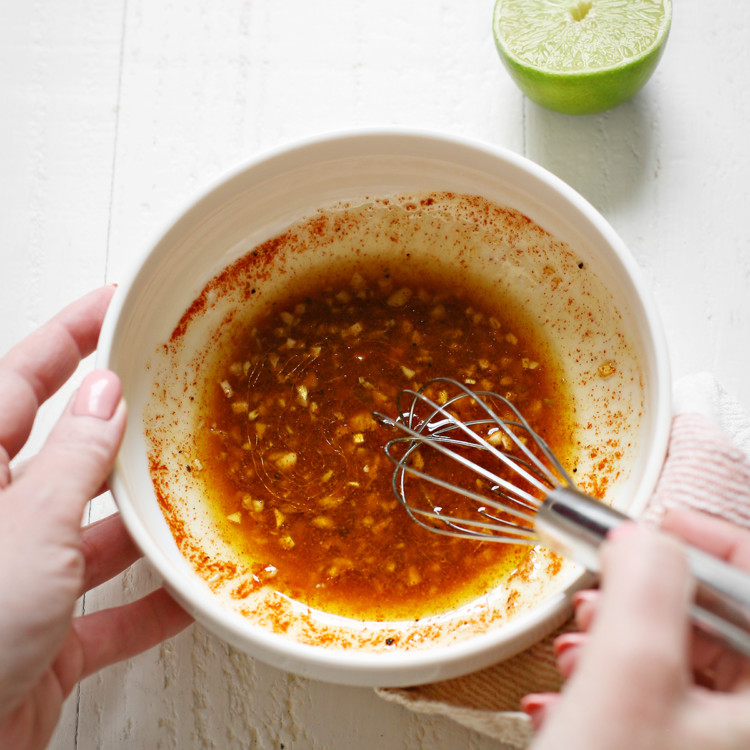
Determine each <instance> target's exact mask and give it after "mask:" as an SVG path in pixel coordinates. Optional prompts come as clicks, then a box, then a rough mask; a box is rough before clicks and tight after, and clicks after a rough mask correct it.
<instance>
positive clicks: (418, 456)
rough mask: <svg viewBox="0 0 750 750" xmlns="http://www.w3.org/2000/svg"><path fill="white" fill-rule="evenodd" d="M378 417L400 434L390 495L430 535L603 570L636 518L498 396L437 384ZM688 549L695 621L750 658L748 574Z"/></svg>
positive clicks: (389, 448)
mask: <svg viewBox="0 0 750 750" xmlns="http://www.w3.org/2000/svg"><path fill="white" fill-rule="evenodd" d="M375 416H376V418H377V419H378V420H379V421H380V422H381V423H382V424H384V425H386V426H388V427H392V428H397V429H398V430H400V431H401V433H403V434H402V435H400V436H399V437H397V438H395V439H393V440H391V441H390V442H389V443H388V444H387V445H386V446H385V451H386V454H387V455H388V457H389V458H390V460H391V461H392V462H393V463H394V464H395V466H396V470H395V472H394V475H393V491H394V493H395V495H396V497H397V498H398V500H399V501H400V502H401V504H402V505H403V506H404V508H405V509H406V511H407V512H408V513H409V515H410V516H411V517H412V518H413V519H414V520H415V521H416V522H417V523H419V524H420V525H421V526H423V527H425V528H427V529H429V530H430V531H433V532H435V533H439V534H448V535H451V536H459V537H463V538H468V539H475V540H478V541H493V542H500V543H512V544H537V543H541V544H543V545H544V546H547V547H549V548H550V549H552V550H554V551H555V552H558V553H559V554H561V555H564V556H567V557H570V558H571V559H573V560H574V561H576V562H578V563H580V564H581V565H583V566H585V567H586V568H587V569H588V570H591V571H593V572H597V571H598V569H599V562H598V547H599V545H600V544H601V543H602V542H603V541H604V539H605V538H606V536H607V534H608V533H609V532H610V531H611V530H612V529H614V528H616V527H617V526H619V525H620V524H621V523H623V522H624V521H627V520H630V519H629V518H628V517H627V516H625V515H623V514H622V513H619V512H618V511H615V510H613V509H612V508H609V507H608V506H606V505H604V504H603V503H601V502H599V501H597V500H595V499H594V498H592V497H590V496H589V495H586V494H585V493H583V492H581V491H580V490H578V489H576V487H575V485H574V483H573V481H572V479H571V478H570V476H569V475H568V473H567V472H566V471H565V469H564V467H563V466H562V464H561V462H560V461H559V460H558V459H557V458H556V457H555V455H554V453H553V452H552V450H551V449H550V447H549V446H548V445H547V443H546V442H545V441H544V440H543V439H542V438H541V437H540V436H539V435H538V434H537V433H536V432H535V431H534V430H533V429H532V428H531V426H530V425H529V423H528V422H527V421H526V419H525V418H524V417H523V416H522V415H521V413H520V412H519V411H518V409H517V408H516V407H515V406H514V405H513V404H512V403H511V402H509V401H508V400H507V399H506V398H504V397H503V396H500V395H499V394H497V393H492V392H489V391H472V390H470V389H469V388H468V387H466V386H465V385H463V384H461V383H459V382H457V381H455V380H451V379H449V378H436V379H434V380H431V381H429V382H428V383H426V384H425V385H424V386H423V387H422V388H420V389H419V390H418V391H413V390H404V391H402V392H401V394H400V396H399V400H398V417H396V418H395V419H394V418H391V417H388V416H385V415H383V414H376V415H375ZM427 451H430V452H431V453H430V455H425V454H426V452H427ZM432 452H434V453H432ZM414 479H417V480H419V481H417V482H414V481H412V480H414ZM685 551H686V556H687V558H688V563H689V565H690V569H691V571H692V573H693V576H694V577H695V579H696V584H697V585H696V595H695V603H694V605H693V607H692V610H691V616H692V619H693V622H694V623H695V624H696V625H697V626H698V627H700V628H701V629H703V630H704V631H706V632H708V633H710V634H712V635H714V636H715V637H717V638H720V639H721V640H723V641H724V642H725V643H726V644H727V645H729V646H730V647H732V648H734V649H735V650H736V651H738V652H740V653H742V654H744V655H745V656H750V576H748V575H747V574H745V573H743V572H741V571H739V570H737V569H736V568H733V567H732V566H730V565H728V564H726V563H724V562H723V561H721V560H718V559H716V558H714V557H712V556H710V555H708V554H706V553H704V552H702V551H700V550H697V549H694V548H692V547H686V548H685Z"/></svg>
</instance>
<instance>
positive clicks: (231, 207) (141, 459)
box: [108, 138, 664, 684]
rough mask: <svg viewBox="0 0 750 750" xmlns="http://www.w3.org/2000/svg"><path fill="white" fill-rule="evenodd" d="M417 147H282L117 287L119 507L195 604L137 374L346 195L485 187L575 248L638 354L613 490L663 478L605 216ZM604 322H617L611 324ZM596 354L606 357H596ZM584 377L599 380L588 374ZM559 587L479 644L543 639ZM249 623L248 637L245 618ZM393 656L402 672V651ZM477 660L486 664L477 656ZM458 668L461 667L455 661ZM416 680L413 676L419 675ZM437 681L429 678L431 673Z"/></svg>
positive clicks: (534, 184)
mask: <svg viewBox="0 0 750 750" xmlns="http://www.w3.org/2000/svg"><path fill="white" fill-rule="evenodd" d="M416 145H417V146H418V148H415V141H414V140H413V139H409V138H406V139H403V140H402V141H399V140H398V139H394V138H389V139H377V138H374V139H370V141H369V142H366V139H354V140H353V141H349V142H345V143H344V144H343V145H342V143H341V142H339V143H335V142H330V143H326V142H323V143H319V144H313V145H310V146H307V147H303V148H301V149H297V150H296V151H294V152H287V153H281V154H279V155H278V156H276V157H273V158H271V159H269V160H266V161H264V162H261V163H260V164H258V165H255V166H254V167H252V168H251V169H248V170H246V171H241V172H239V173H237V174H236V175H235V176H234V177H232V178H231V179H229V180H228V181H226V182H225V183H224V184H222V185H220V186H218V187H217V188H216V189H214V190H213V191H212V192H211V193H209V194H208V195H207V196H206V197H205V198H204V199H203V200H202V201H200V202H199V203H198V204H196V205H195V206H194V207H193V208H192V209H191V210H190V211H188V213H187V214H186V215H185V216H184V217H183V218H182V219H181V220H180V221H178V222H177V223H176V224H175V225H174V226H173V227H172V229H171V230H170V231H169V232H167V233H166V234H165V236H164V237H163V238H162V239H161V241H160V242H159V243H158V244H157V246H156V248H155V249H154V251H153V252H152V253H151V254H150V256H149V257H148V259H147V260H146V262H145V263H144V265H143V266H142V268H141V271H140V272H139V274H138V275H137V276H136V278H135V279H134V281H133V283H132V284H130V285H128V286H127V287H126V288H123V290H122V292H123V294H124V295H125V296H124V298H122V297H121V303H120V304H121V314H120V317H119V320H118V323H117V326H116V330H115V331H114V336H113V339H112V343H111V352H112V355H111V360H110V362H109V363H108V365H109V366H111V367H113V368H114V369H116V370H117V371H118V372H119V373H120V374H121V376H122V378H123V383H124V388H125V396H126V398H127V400H128V403H129V405H130V411H129V414H130V416H129V420H130V424H129V426H128V431H127V435H126V439H125V443H124V444H123V449H122V451H121V454H120V457H119V460H118V467H117V470H116V471H117V476H118V480H119V481H120V487H121V491H122V492H123V493H125V494H126V495H127V503H124V505H129V506H130V507H128V508H127V509H125V510H124V516H125V518H126V522H127V523H128V524H129V527H130V529H131V532H133V530H134V528H135V527H137V534H136V536H137V538H138V537H139V536H140V540H139V542H140V543H141V544H142V546H145V547H148V548H149V549H150V552H151V555H150V556H151V557H152V558H155V559H156V560H157V567H158V563H160V564H161V566H162V567H161V568H160V572H162V574H163V575H165V577H166V578H167V580H168V581H170V582H171V583H172V586H173V588H174V589H176V590H177V591H178V594H181V597H180V598H181V599H182V600H183V603H185V602H186V601H187V602H188V604H190V603H191V602H192V603H193V604H194V605H195V606H197V605H196V601H197V600H195V599H194V598H193V593H194V592H193V591H192V590H191V589H193V588H194V582H193V581H192V579H191V576H192V571H190V570H189V569H188V566H187V565H186V564H185V562H184V560H183V559H182V556H181V555H180V553H179V551H178V550H177V547H176V545H175V544H174V541H173V539H172V536H171V533H170V531H169V529H168V528H167V526H166V523H165V522H164V519H163V517H162V515H161V511H160V509H159V506H158V504H157V502H155V498H154V492H153V487H152V484H151V478H150V475H149V470H148V463H147V459H146V446H145V443H144V439H143V432H142V423H141V414H142V413H143V410H144V408H145V406H146V404H147V401H148V399H149V397H150V383H149V382H148V378H145V379H144V378H143V377H142V374H143V371H144V369H145V368H147V367H149V366H151V365H152V362H151V360H152V356H153V354H154V352H156V351H157V350H158V349H159V347H160V346H161V345H163V344H164V343H165V342H166V341H168V340H169V338H170V336H171V333H172V331H173V329H174V327H175V325H176V323H177V321H178V320H179V319H180V317H181V316H182V314H183V312H184V311H185V310H186V309H187V307H188V306H189V305H190V304H191V303H192V301H193V300H194V299H195V298H196V297H197V295H198V294H199V293H200V291H201V290H202V289H203V287H204V286H205V284H206V282H207V281H208V280H209V279H210V278H212V277H213V276H214V275H215V274H216V273H218V272H220V271H221V270H222V269H223V268H224V267H226V265H228V264H229V263H230V262H231V261H233V260H234V259H236V258H237V257H239V256H241V255H242V254H244V253H245V252H247V251H248V250H250V249H252V248H253V247H254V246H256V245H257V244H259V243H260V242H262V241H264V240H266V239H268V238H270V237H273V236H275V235H276V234H278V233H279V232H280V231H282V230H283V229H285V228H286V227H287V226H289V225H290V224H291V223H293V222H294V221H296V220H299V219H300V218H303V217H305V216H309V215H311V214H312V213H314V212H315V211H316V210H317V209H319V208H321V207H324V206H326V205H329V204H332V203H336V202H338V201H342V200H348V201H359V200H364V199H366V198H368V197H379V196H383V195H388V194H392V193H404V192H409V191H417V192H434V191H445V190H448V191H454V192H459V193H469V194H481V195H483V196H484V197H486V198H487V199H489V200H492V201H494V202H495V203H498V204H500V205H507V206H510V207H512V208H515V209H517V210H519V211H521V212H522V213H524V214H526V215H527V216H529V217H530V218H532V219H533V220H534V221H535V222H537V223H538V224H539V225H540V226H542V227H543V228H544V229H546V230H548V231H549V232H551V233H552V234H554V235H555V236H556V237H558V238H560V239H561V240H564V241H566V242H568V243H569V244H570V245H571V246H572V247H573V248H575V251H576V254H577V255H579V256H580V259H581V260H580V262H581V263H583V264H584V265H585V266H586V267H587V268H588V269H589V270H590V271H591V272H593V274H594V275H595V276H597V277H598V279H599V281H600V282H601V290H602V291H603V290H605V289H606V290H609V293H610V294H611V298H610V297H609V296H607V295H606V294H605V295H604V296H603V297H601V298H600V299H598V300H597V301H595V304H594V309H595V311H596V313H597V315H600V316H601V321H600V322H601V326H599V328H600V329H601V332H602V336H603V338H602V339H601V341H600V344H599V347H600V349H601V348H602V347H603V349H604V350H606V349H607V346H614V345H615V343H617V342H615V341H614V339H618V338H619V339H621V338H622V337H624V338H625V339H627V340H628V341H629V346H630V347H632V353H633V355H634V360H635V361H637V362H639V363H640V372H639V373H636V372H635V371H634V372H632V373H631V375H632V378H633V385H632V388H633V389H634V390H632V391H631V392H629V393H628V394H625V399H624V401H626V402H627V403H634V402H635V403H637V404H638V407H639V408H638V418H637V419H633V421H632V423H631V424H630V425H629V426H628V428H629V429H630V430H631V433H632V434H631V436H630V442H631V443H632V445H633V455H632V466H633V468H632V471H631V472H629V473H626V474H625V475H623V476H622V477H620V479H619V480H618V482H616V483H615V484H616V485H617V487H616V489H617V492H616V493H615V494H616V497H612V498H610V499H611V500H613V501H614V502H615V504H617V505H619V506H620V507H623V508H634V507H635V508H636V509H637V508H638V506H639V505H640V504H642V500H641V499H640V498H642V497H645V496H647V494H648V492H649V491H650V489H651V487H650V486H648V485H649V482H650V481H651V480H650V479H648V478H649V477H650V476H651V475H653V478H654V479H655V476H656V474H655V471H656V469H655V465H656V462H660V460H661V457H662V456H663V446H662V445H660V444H659V442H660V439H659V437H658V436H659V429H658V427H659V425H658V423H659V420H660V419H661V420H662V421H663V414H661V413H660V412H658V411H657V410H656V409H655V408H654V407H655V406H656V405H657V400H658V398H657V397H658V396H659V393H658V391H659V387H660V382H661V380H663V379H664V376H663V373H662V372H661V371H660V369H659V368H660V362H661V360H662V357H661V353H660V352H658V351H657V345H656V343H655V341H654V340H653V338H652V331H653V326H654V321H653V320H652V319H651V318H650V317H649V313H648V311H647V310H645V309H644V308H643V307H642V306H641V304H640V299H639V296H638V292H637V290H636V289H635V286H634V284H633V282H632V280H631V279H630V276H629V269H628V267H627V266H626V263H627V258H625V259H623V258H622V257H620V256H619V255H618V252H615V251H613V250H612V249H611V248H609V247H608V245H609V244H610V243H618V242H619V241H618V240H617V238H616V237H613V236H608V235H607V233H608V231H610V230H608V227H607V226H606V225H605V224H603V222H602V224H601V225H599V224H597V223H596V222H594V223H592V222H591V221H590V220H589V219H588V218H584V219H583V220H581V215H582V213H585V212H586V211H588V210H589V209H588V208H587V207H586V206H585V205H582V202H581V204H579V203H578V202H577V199H576V198H575V196H572V197H570V196H571V195H572V192H571V191H569V189H566V188H564V187H563V188H562V192H559V190H560V189H561V185H557V184H556V183H555V181H554V180H550V178H549V177H547V176H544V175H542V174H536V173H535V172H534V169H533V168H532V169H531V170H528V167H526V168H524V167H522V166H521V165H520V163H516V161H514V159H513V158H509V159H506V160H500V159H492V158H488V155H487V154H486V153H482V152H481V151H478V150H476V149H472V148H469V147H467V146H465V145H461V144H457V143H445V142H437V141H435V142H430V141H429V140H428V142H427V144H426V145H425V143H424V142H423V141H419V143H418V144H416ZM420 150H421V151H422V152H423V153H420ZM363 154H365V155H363ZM488 166H489V168H488ZM566 191H567V192H566ZM592 213H593V212H592ZM618 251H619V248H618ZM207 257H208V260H207ZM595 296H596V295H595ZM610 308H612V309H610ZM212 314H214V315H216V319H215V320H211V318H210V317H208V318H207V319H206V321H205V325H207V326H209V327H210V326H211V325H212V324H213V323H218V321H219V318H220V317H221V313H220V312H219V311H216V312H215V313H212ZM608 319H609V320H610V323H606V320H608ZM611 326H614V327H615V328H616V329H617V330H616V331H614V330H613V329H612V328H611ZM608 328H609V330H608ZM608 340H611V341H610V343H607V341H608ZM600 353H601V352H600ZM595 359H596V360H597V364H598V361H599V360H600V359H601V357H600V356H599V354H597V355H596V357H595ZM584 364H585V367H589V366H590V363H584ZM584 364H582V365H581V367H582V368H583V367H584ZM586 379H587V382H589V381H592V378H591V377H589V376H587V378H586ZM593 382H594V383H595V384H596V385H601V384H598V383H596V381H595V380H594V381H593ZM662 395H663V394H662ZM582 408H585V403H584V406H583V407H582ZM582 416H584V415H582ZM594 416H595V415H594ZM626 426H627V425H626ZM662 431H663V430H662ZM655 436H656V437H655ZM644 477H646V478H647V481H646V482H644V481H643V480H644ZM636 485H638V486H636ZM164 550H166V554H165V553H164ZM579 573H580V571H578V570H577V569H576V568H574V567H571V570H570V574H569V575H567V576H561V577H560V579H559V586H558V588H560V587H562V588H565V587H567V586H570V585H573V584H574V582H575V580H576V579H577V577H578V575H579ZM553 594H554V592H552V591H547V592H545V595H544V599H545V601H546V602H550V601H553V600H554V602H555V604H554V605H553V606H550V605H548V604H547V605H545V604H542V605H540V606H538V607H537V608H536V609H534V610H533V611H530V612H529V613H528V614H527V615H525V617H527V618H528V620H529V622H528V626H529V627H528V628H523V627H521V628H519V627H514V628H507V629H505V630H507V633H508V635H507V637H506V635H504V633H503V631H504V629H503V628H499V629H498V630H497V632H496V633H494V634H493V637H492V638H491V639H490V640H489V641H488V639H487V638H484V639H483V642H482V646H481V647H482V648H483V649H484V650H485V651H486V654H487V656H486V658H487V660H488V661H487V663H489V661H490V660H495V659H497V658H500V657H501V656H504V655H510V654H511V653H514V652H516V651H518V650H520V649H521V648H524V647H525V646H527V645H529V643H530V642H531V641H530V640H529V638H531V639H532V640H533V638H536V637H538V636H539V634H540V633H539V625H540V622H542V621H543V620H544V619H545V618H546V620H547V621H548V622H550V623H551V622H552V621H553V620H554V619H555V617H556V615H557V614H559V610H560V608H561V606H562V602H561V601H560V600H559V597H558V598H554V597H553ZM201 599H202V597H201ZM195 613H196V614H199V615H200V612H198V611H195ZM220 620H221V616H219V615H216V616H214V621H213V624H214V625H215V626H217V625H218V629H219V630H221V629H222V627H223V628H224V635H226V636H229V637H230V640H234V641H235V642H237V631H238V629H240V630H243V629H245V628H246V625H245V624H244V623H238V622H237V621H236V620H231V622H230V621H229V620H227V621H226V622H221V623H220V622H219V621H220ZM550 627H551V626H550ZM533 631H536V632H533ZM247 633H248V637H250V638H251V639H252V628H251V627H250V626H249V625H247ZM529 634H531V635H529ZM240 641H242V638H240ZM245 645H248V644H245ZM248 648H251V647H250V646H249V645H248ZM404 657H406V658H405V659H404ZM378 658H380V659H382V656H379V657H378ZM399 658H400V660H401V663H402V664H403V665H404V668H405V669H408V663H409V658H408V654H401V655H399ZM480 662H481V659H480ZM472 665H473V668H476V667H477V666H478V663H477V659H476V658H474V660H473V662H472ZM394 669H396V668H395V667H394ZM453 669H454V672H453V673H454V674H455V673H456V672H455V669H457V668H456V667H454V668H453ZM396 671H398V669H396ZM312 676H323V678H324V679H328V678H331V672H330V665H328V666H327V667H326V668H325V670H324V674H323V675H321V674H319V673H317V672H314V673H313V675H312ZM335 678H336V679H339V678H341V675H338V676H337V677H335ZM410 678H411V680H413V681H418V679H419V678H418V676H417V675H415V674H414V672H413V671H412V672H411V674H410ZM431 678H435V676H434V671H433V672H431ZM383 679H384V678H383V677H382V675H381V677H380V678H379V679H378V681H379V682H380V683H381V684H382V683H383ZM400 679H403V678H400ZM411 680H410V681H411ZM344 681H347V680H346V679H345V678H344ZM387 681H388V682H390V683H391V684H396V683H398V682H399V681H400V680H399V679H397V678H395V677H392V678H391V679H390V680H387Z"/></svg>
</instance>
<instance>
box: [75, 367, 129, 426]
mask: <svg viewBox="0 0 750 750" xmlns="http://www.w3.org/2000/svg"><path fill="white" fill-rule="evenodd" d="M121 397H122V386H121V385H120V378H118V377H117V375H115V374H114V373H113V372H110V371H109V370H94V372H92V373H90V374H89V375H87V376H86V377H85V378H84V379H83V382H82V383H81V387H80V388H79V389H78V393H76V396H75V399H74V400H73V408H72V413H73V414H74V415H75V416H77V417H96V418H97V419H104V420H107V419H111V417H112V415H113V414H114V413H115V409H116V408H117V404H119V403H120V398H121Z"/></svg>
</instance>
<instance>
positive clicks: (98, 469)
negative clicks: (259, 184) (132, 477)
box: [0, 370, 125, 705]
mask: <svg viewBox="0 0 750 750" xmlns="http://www.w3.org/2000/svg"><path fill="white" fill-rule="evenodd" d="M124 429H125V405H124V403H123V402H122V388H121V385H120V381H119V379H118V377H117V376H116V375H115V374H114V373H112V372H109V371H106V370H98V371H95V372H93V373H91V374H90V375H88V376H87V377H86V378H84V380H83V382H82V383H81V387H80V388H79V390H78V392H77V393H76V395H75V397H74V398H73V399H72V401H71V402H70V403H69V404H68V406H67V408H66V409H65V412H64V413H63V415H62V416H61V417H60V419H59V421H58V423H57V424H56V425H55V427H54V429H53V430H52V432H51V433H50V435H49V438H48V439H47V442H46V443H45V445H44V447H43V448H42V450H41V451H40V452H39V454H38V455H37V456H35V457H34V458H32V459H31V460H30V461H29V462H28V463H27V464H26V467H25V471H24V473H23V474H22V476H21V477H20V478H19V479H18V480H17V481H13V482H12V483H11V485H10V487H8V488H7V489H6V490H4V491H3V493H2V496H0V504H1V505H2V511H3V513H2V515H3V527H2V531H3V534H2V544H0V612H3V615H4V618H3V622H2V623H0V625H2V627H0V653H2V654H4V655H5V656H6V657H7V661H8V664H6V665H4V667H5V668H4V672H5V674H4V675H3V676H2V677H4V678H5V679H4V680H3V679H0V699H5V701H6V702H7V704H8V705H10V704H11V703H12V701H13V700H17V699H18V697H19V696H21V695H23V694H25V692H26V691H28V690H30V689H31V686H33V685H34V684H36V681H37V680H38V679H39V678H40V676H41V675H42V674H43V673H44V671H45V670H46V669H47V668H48V666H49V664H50V663H51V661H52V659H53V658H54V655H55V654H56V653H57V652H58V651H59V649H60V647H61V646H62V643H63V642H64V640H65V637H66V635H67V633H68V630H69V628H70V616H71V614H72V611H73V606H74V603H75V600H76V599H77V598H78V596H79V595H80V588H81V585H82V581H83V572H84V571H83V567H84V555H83V552H82V551H81V520H82V516H83V509H84V506H85V505H86V502H87V501H88V500H90V499H91V497H92V496H93V495H94V494H95V493H96V492H97V490H98V489H99V488H100V487H101V485H102V483H103V482H104V480H105V479H106V477H107V475H108V473H109V471H110V469H111V467H112V464H113V462H114V459H115V456H116V454H117V450H118V448H119V445H120V440H121V439H122V435H123V432H124ZM2 702H3V700H0V703H2Z"/></svg>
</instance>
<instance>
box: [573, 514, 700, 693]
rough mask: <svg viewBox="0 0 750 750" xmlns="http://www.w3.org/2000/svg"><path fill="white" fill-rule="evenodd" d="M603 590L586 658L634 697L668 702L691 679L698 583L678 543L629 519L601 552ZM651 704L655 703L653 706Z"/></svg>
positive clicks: (613, 534) (612, 535)
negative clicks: (693, 600) (692, 603)
mask: <svg viewBox="0 0 750 750" xmlns="http://www.w3.org/2000/svg"><path fill="white" fill-rule="evenodd" d="M601 564H602V595H601V601H600V604H599V609H598V612H597V616H596V621H595V623H594V626H593V628H592V630H591V643H590V646H591V648H590V651H591V653H590V654H587V657H589V658H590V659H591V661H592V662H593V661H596V662H598V664H599V665H600V668H601V665H603V664H606V665H607V667H606V670H607V672H608V677H609V678H610V679H612V680H615V681H616V682H617V683H619V684H621V685H629V686H631V687H632V688H633V691H632V693H633V696H634V698H639V699H642V700H643V701H646V702H648V701H658V700H660V699H664V700H667V699H669V698H670V697H675V696H676V695H677V694H678V693H679V692H680V691H681V690H684V689H686V687H687V685H688V684H689V673H688V666H687V665H688V661H687V654H688V639H689V632H690V630H689V621H688V611H689V604H690V601H691V597H692V593H693V582H692V578H691V576H690V574H689V570H688V566H687V561H686V559H685V555H684V553H683V551H682V549H681V547H680V544H679V543H678V542H677V541H676V540H675V539H673V538H671V537H668V536H667V535H665V534H662V533H660V532H657V531H655V530H653V529H650V528H647V527H646V526H643V525H637V524H634V523H627V524H625V525H623V526H621V527H620V528H619V529H617V530H616V531H615V532H613V533H612V534H611V535H610V538H609V539H608V541H607V543H606V544H605V545H604V546H603V547H602V550H601ZM652 707H653V706H652Z"/></svg>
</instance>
